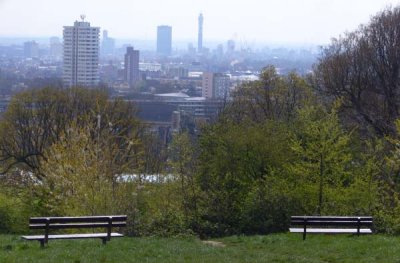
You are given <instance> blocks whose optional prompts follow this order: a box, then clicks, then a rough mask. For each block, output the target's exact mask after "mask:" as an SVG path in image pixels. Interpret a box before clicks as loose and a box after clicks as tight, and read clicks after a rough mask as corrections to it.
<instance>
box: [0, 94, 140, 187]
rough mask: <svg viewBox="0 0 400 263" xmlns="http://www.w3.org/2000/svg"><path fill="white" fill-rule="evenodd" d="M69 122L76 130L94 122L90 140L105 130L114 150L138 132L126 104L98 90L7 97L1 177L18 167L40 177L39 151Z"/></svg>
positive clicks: (0, 151)
mask: <svg viewBox="0 0 400 263" xmlns="http://www.w3.org/2000/svg"><path fill="white" fill-rule="evenodd" d="M98 116H100V119H98ZM71 123H75V124H76V125H77V126H78V127H85V126H87V125H92V124H97V123H98V125H99V126H98V130H94V131H92V133H91V137H92V138H93V139H96V138H99V137H98V135H99V134H101V133H103V132H105V131H107V132H110V133H112V134H114V137H113V138H114V143H116V144H117V145H119V147H122V146H123V145H124V144H126V143H128V141H127V140H124V138H126V137H129V136H130V135H131V134H135V133H136V136H138V135H139V133H140V129H141V128H140V123H139V121H138V120H137V118H136V108H135V107H134V106H133V105H132V104H131V103H128V102H125V101H122V100H121V99H115V100H110V99H109V97H108V95H107V94H106V93H104V92H102V91H99V90H89V89H79V88H74V89H55V88H44V89H39V90H29V91H26V92H22V93H20V94H17V95H16V96H15V97H13V99H12V101H11V103H10V105H9V107H8V109H7V111H6V112H5V114H4V116H3V118H2V120H1V121H0V134H1V136H0V161H1V163H2V167H3V168H4V169H3V171H2V173H5V172H7V171H9V170H10V169H12V168H15V167H18V168H20V169H22V170H25V171H30V172H32V173H33V174H34V175H35V176H36V177H37V178H38V179H42V178H43V177H44V174H43V173H42V172H41V165H42V163H43V162H44V161H46V156H45V155H44V152H45V150H46V149H48V148H49V147H50V146H51V145H52V144H54V143H56V142H57V141H58V140H59V139H60V136H61V135H62V134H65V133H66V132H67V131H68V129H69V127H70V125H71ZM115 157H116V159H117V160H120V161H121V162H123V161H125V160H124V159H122V158H119V157H121V156H115Z"/></svg>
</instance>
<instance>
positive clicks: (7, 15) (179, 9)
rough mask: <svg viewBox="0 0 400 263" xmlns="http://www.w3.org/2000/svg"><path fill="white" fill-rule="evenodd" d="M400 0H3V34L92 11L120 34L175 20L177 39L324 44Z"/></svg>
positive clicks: (49, 26) (141, 32)
mask: <svg viewBox="0 0 400 263" xmlns="http://www.w3.org/2000/svg"><path fill="white" fill-rule="evenodd" d="M399 3H400V1H399V0H397V1H394V0H244V1H243V0H140V1H138V0H0V36H3V37H5V36H12V37H19V36H22V37H26V36H28V37H33V36H61V35H62V27H63V26H64V25H72V24H73V22H74V21H75V20H77V19H79V16H80V14H86V17H87V20H88V21H89V22H91V24H92V25H93V26H99V27H101V29H102V30H103V29H107V30H109V35H110V36H111V37H116V38H130V39H132V38H134V39H143V40H152V39H155V38H156V27H157V25H160V24H167V25H171V26H172V28H173V39H181V40H190V41H192V42H193V43H195V42H196V38H197V17H198V15H199V13H200V12H203V15H204V39H205V40H221V41H225V40H227V39H230V38H233V39H235V40H237V41H239V42H242V43H248V44H249V45H251V44H254V43H259V42H275V43H315V44H324V43H327V42H329V40H330V39H331V38H332V37H337V36H338V35H339V34H341V33H343V32H344V31H346V30H350V31H351V30H354V29H356V28H357V26H358V25H359V24H361V23H366V22H368V21H369V18H370V17H371V16H372V15H374V14H376V13H377V12H379V11H381V10H382V9H384V8H385V7H386V6H388V5H390V4H391V5H393V6H396V5H398V4H399Z"/></svg>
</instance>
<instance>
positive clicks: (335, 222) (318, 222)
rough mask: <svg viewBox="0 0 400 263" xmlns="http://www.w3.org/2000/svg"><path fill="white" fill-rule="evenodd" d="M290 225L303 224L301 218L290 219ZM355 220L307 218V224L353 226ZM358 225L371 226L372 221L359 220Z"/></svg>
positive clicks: (355, 223)
mask: <svg viewBox="0 0 400 263" xmlns="http://www.w3.org/2000/svg"><path fill="white" fill-rule="evenodd" d="M291 224H292V225H304V221H303V220H292V221H291ZM357 224H358V223H357V221H317V220H315V221H309V220H307V223H306V225H307V226H355V225H357ZM360 226H372V221H360Z"/></svg>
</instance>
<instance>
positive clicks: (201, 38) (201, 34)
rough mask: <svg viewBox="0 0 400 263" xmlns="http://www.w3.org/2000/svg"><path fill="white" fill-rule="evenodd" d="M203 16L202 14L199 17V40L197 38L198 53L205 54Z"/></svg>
mask: <svg viewBox="0 0 400 263" xmlns="http://www.w3.org/2000/svg"><path fill="white" fill-rule="evenodd" d="M203 20H204V19H203V14H202V13H200V15H199V31H198V38H197V52H199V53H202V52H203Z"/></svg>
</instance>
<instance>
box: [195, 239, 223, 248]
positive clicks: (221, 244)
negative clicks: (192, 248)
mask: <svg viewBox="0 0 400 263" xmlns="http://www.w3.org/2000/svg"><path fill="white" fill-rule="evenodd" d="M201 242H203V244H206V245H209V246H213V247H225V246H226V245H225V244H224V243H222V242H218V241H212V240H204V241H201Z"/></svg>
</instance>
